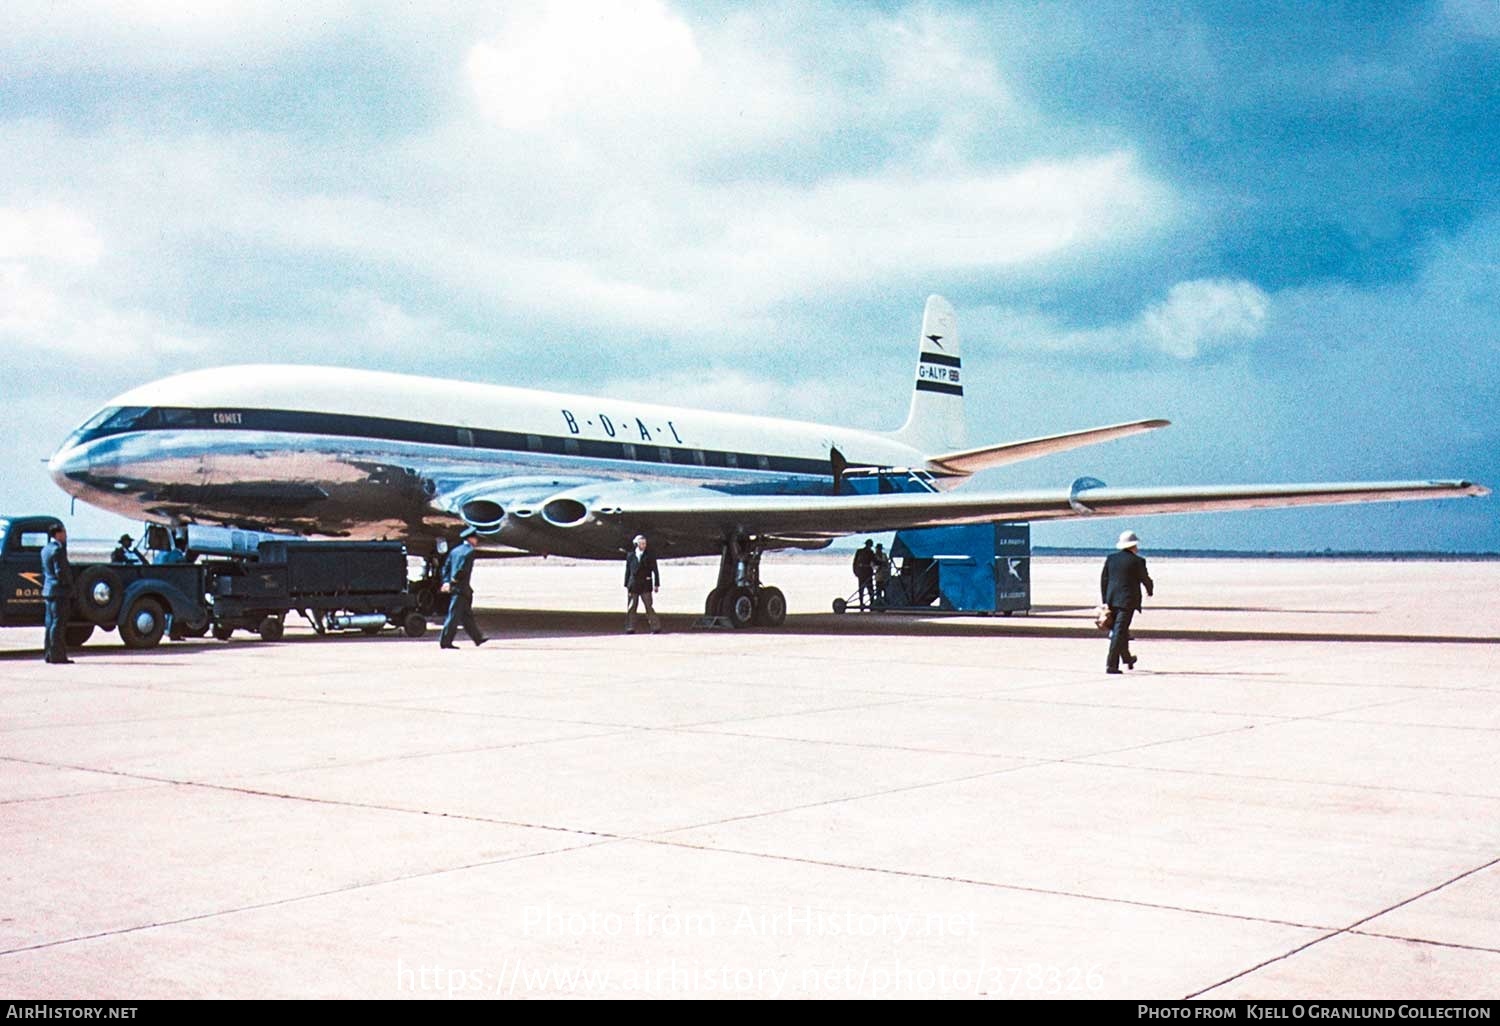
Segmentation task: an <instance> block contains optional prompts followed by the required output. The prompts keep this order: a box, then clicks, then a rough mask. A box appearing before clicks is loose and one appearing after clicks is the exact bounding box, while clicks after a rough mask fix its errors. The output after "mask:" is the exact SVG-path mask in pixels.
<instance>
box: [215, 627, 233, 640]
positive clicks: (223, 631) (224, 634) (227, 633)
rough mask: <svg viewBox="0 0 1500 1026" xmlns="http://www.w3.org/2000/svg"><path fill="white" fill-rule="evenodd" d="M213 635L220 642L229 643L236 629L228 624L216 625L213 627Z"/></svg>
mask: <svg viewBox="0 0 1500 1026" xmlns="http://www.w3.org/2000/svg"><path fill="white" fill-rule="evenodd" d="M213 635H214V637H216V638H218V639H219V640H220V641H228V640H229V639H230V638H232V637H233V636H234V628H233V627H230V626H229V625H228V624H223V623H216V624H214V627H213Z"/></svg>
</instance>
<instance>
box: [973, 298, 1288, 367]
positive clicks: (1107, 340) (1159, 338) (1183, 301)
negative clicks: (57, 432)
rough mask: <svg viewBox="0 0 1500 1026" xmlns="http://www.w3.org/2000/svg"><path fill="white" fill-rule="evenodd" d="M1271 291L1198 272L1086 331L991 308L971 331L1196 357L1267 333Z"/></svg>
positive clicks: (1030, 344) (1018, 344)
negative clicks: (1122, 317)
mask: <svg viewBox="0 0 1500 1026" xmlns="http://www.w3.org/2000/svg"><path fill="white" fill-rule="evenodd" d="M1271 312H1272V301H1271V297H1270V296H1268V295H1267V294H1266V293H1265V292H1264V291H1263V290H1262V289H1260V288H1259V287H1258V286H1256V285H1255V284H1254V283H1252V282H1248V281H1244V280H1241V279H1232V278H1198V279H1194V280H1192V281H1182V282H1178V283H1177V284H1175V285H1173V286H1172V287H1171V288H1170V289H1168V290H1167V295H1166V298H1165V299H1163V300H1162V301H1161V302H1159V303H1153V304H1152V305H1150V306H1148V307H1147V308H1146V309H1145V310H1143V311H1141V313H1140V314H1138V315H1137V316H1135V317H1134V318H1132V319H1130V320H1128V321H1124V322H1119V323H1115V324H1108V325H1105V326H1103V327H1099V328H1090V329H1087V330H1083V331H1078V330H1068V329H1065V328H1062V327H1061V326H1059V325H1058V324H1057V322H1056V321H1055V320H1054V319H1052V318H1050V317H1047V316H1045V315H1042V314H1039V313H1036V312H1026V311H1017V310H1009V309H996V308H990V309H986V310H979V311H975V312H974V313H973V315H972V317H971V319H972V320H973V321H974V323H975V325H976V327H975V328H973V329H970V330H967V331H966V334H968V335H970V336H971V337H974V336H983V337H988V338H992V339H994V340H996V342H998V343H1000V344H1001V345H1004V346H1005V347H1006V348H1008V349H1010V350H1012V351H1020V352H1025V351H1032V352H1093V353H1101V354H1105V353H1111V354H1117V355H1122V356H1123V355H1136V356H1139V355H1141V354H1148V355H1149V354H1162V355H1166V356H1170V357H1175V358H1176V359H1178V360H1183V361H1188V360H1193V359H1196V358H1197V357H1200V356H1204V355H1207V354H1209V353H1213V352H1219V351H1223V350H1227V349H1231V348H1233V347H1236V346H1245V345H1249V344H1252V343H1254V342H1255V341H1256V340H1257V339H1259V338H1261V337H1262V336H1263V335H1264V334H1265V333H1266V329H1267V322H1268V319H1269V316H1270V314H1271Z"/></svg>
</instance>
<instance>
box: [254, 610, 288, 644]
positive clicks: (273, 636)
mask: <svg viewBox="0 0 1500 1026" xmlns="http://www.w3.org/2000/svg"><path fill="white" fill-rule="evenodd" d="M285 630H286V625H285V624H284V623H282V622H281V617H279V616H268V617H266V618H265V619H264V620H262V621H261V622H260V630H259V633H260V640H261V641H280V640H281V635H282V634H283V633H284V632H285Z"/></svg>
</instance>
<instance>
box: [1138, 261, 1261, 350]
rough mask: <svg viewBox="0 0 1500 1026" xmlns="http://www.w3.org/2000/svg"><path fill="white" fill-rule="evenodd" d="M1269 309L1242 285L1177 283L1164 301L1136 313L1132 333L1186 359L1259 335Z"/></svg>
mask: <svg viewBox="0 0 1500 1026" xmlns="http://www.w3.org/2000/svg"><path fill="white" fill-rule="evenodd" d="M1269 307H1270V297H1268V296H1267V295H1266V294H1265V293H1264V292H1262V291H1261V290H1260V289H1259V288H1257V287H1256V286H1254V285H1252V284H1251V283H1250V282H1248V281H1234V280H1231V279H1226V278H1209V279H1198V280H1196V281H1183V282H1178V283H1177V284H1176V285H1173V286H1172V288H1171V289H1170V290H1169V291H1168V292H1167V298H1166V300H1165V301H1164V302H1162V303H1158V304H1156V305H1155V306H1152V307H1151V308H1149V309H1148V310H1146V312H1145V313H1143V314H1141V317H1140V320H1139V321H1138V322H1137V325H1136V326H1135V328H1134V329H1133V330H1134V331H1135V332H1136V333H1138V334H1140V335H1141V336H1142V337H1143V338H1144V339H1145V341H1146V343H1147V344H1148V345H1150V346H1152V347H1154V348H1156V349H1159V350H1161V351H1162V352H1164V353H1167V354H1168V355H1170V356H1176V357H1179V358H1181V359H1184V360H1190V359H1192V358H1193V357H1195V356H1198V355H1199V354H1200V353H1203V352H1205V351H1207V350H1210V349H1218V348H1223V347H1226V346H1232V345H1235V344H1238V343H1242V342H1250V341H1253V340H1255V339H1256V338H1258V337H1260V335H1261V333H1262V332H1263V331H1264V330H1265V322H1266V311H1267V310H1268V309H1269Z"/></svg>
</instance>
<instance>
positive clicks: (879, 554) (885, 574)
mask: <svg viewBox="0 0 1500 1026" xmlns="http://www.w3.org/2000/svg"><path fill="white" fill-rule="evenodd" d="M890 585H891V557H890V556H889V555H888V554H887V553H886V551H885V546H884V545H877V546H875V601H876V602H877V603H879V604H880V605H882V606H884V605H885V602H886V598H885V590H886V589H887V588H889V587H890Z"/></svg>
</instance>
